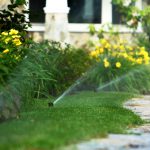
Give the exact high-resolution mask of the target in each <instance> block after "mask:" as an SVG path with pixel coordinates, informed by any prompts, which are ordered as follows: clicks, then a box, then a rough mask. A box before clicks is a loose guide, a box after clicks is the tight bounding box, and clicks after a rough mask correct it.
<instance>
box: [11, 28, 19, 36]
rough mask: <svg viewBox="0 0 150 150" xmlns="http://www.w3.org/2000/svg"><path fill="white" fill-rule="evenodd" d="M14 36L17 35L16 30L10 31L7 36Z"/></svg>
mask: <svg viewBox="0 0 150 150" xmlns="http://www.w3.org/2000/svg"><path fill="white" fill-rule="evenodd" d="M14 34H18V30H15V29H11V30H10V32H9V35H14Z"/></svg>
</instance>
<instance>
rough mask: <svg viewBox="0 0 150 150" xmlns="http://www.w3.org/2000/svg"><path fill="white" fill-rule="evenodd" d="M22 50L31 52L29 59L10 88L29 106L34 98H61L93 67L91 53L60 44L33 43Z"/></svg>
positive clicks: (12, 80)
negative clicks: (60, 95) (67, 89)
mask: <svg viewBox="0 0 150 150" xmlns="http://www.w3.org/2000/svg"><path fill="white" fill-rule="evenodd" d="M62 47H64V48H62ZM22 50H25V51H28V55H27V56H26V57H25V58H24V60H23V61H22V63H21V64H20V65H19V66H18V67H17V68H16V69H15V72H14V73H13V74H12V75H11V77H10V79H9V82H8V85H9V87H11V88H13V91H16V93H17V95H18V96H19V97H21V98H22V99H23V102H27V103H30V102H31V101H30V100H31V99H32V98H42V97H45V96H50V95H52V96H57V95H59V94H61V93H62V92H63V91H64V90H65V89H66V88H68V87H69V86H70V85H71V84H73V83H74V81H75V80H76V79H77V78H79V77H80V76H81V75H82V73H84V72H85V71H86V70H87V69H88V68H89V67H90V66H91V64H92V61H91V58H90V57H89V54H88V52H86V51H84V50H82V49H75V48H74V47H72V46H70V45H67V44H66V45H64V46H62V44H61V43H58V42H53V41H52V42H48V41H44V42H43V43H39V44H38V43H33V42H32V43H30V45H29V48H22Z"/></svg>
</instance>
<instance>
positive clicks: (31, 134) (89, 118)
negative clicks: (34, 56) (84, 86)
mask: <svg viewBox="0 0 150 150" xmlns="http://www.w3.org/2000/svg"><path fill="white" fill-rule="evenodd" d="M131 97H133V95H132V94H127V93H111V92H110V93H107V92H106V93H95V92H82V93H78V94H75V95H70V96H67V97H64V98H63V99H62V100H61V101H60V102H58V104H57V105H56V106H55V107H51V108H48V107H47V101H37V103H35V105H34V106H32V107H30V109H28V111H26V112H22V113H21V116H20V118H19V119H15V120H10V121H7V122H4V123H1V124H0V150H53V149H59V148H60V147H63V146H67V145H70V144H75V143H78V142H81V141H84V140H88V139H91V138H100V137H104V136H107V134H108V133H123V132H125V129H127V128H128V127H132V126H134V125H139V124H142V120H141V119H140V118H139V117H138V116H136V115H135V114H134V113H132V112H131V111H129V110H127V109H125V108H123V107H122V104H123V102H124V101H125V100H127V99H130V98H131Z"/></svg>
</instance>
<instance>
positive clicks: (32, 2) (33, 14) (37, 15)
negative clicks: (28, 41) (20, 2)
mask: <svg viewBox="0 0 150 150" xmlns="http://www.w3.org/2000/svg"><path fill="white" fill-rule="evenodd" d="M45 3H46V0H38V1H37V0H29V9H30V14H29V19H30V21H31V22H32V23H44V22H45V14H44V10H43V8H44V7H45Z"/></svg>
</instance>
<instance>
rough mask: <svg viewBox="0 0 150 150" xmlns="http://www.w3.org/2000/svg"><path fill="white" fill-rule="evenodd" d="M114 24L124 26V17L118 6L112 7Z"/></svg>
mask: <svg viewBox="0 0 150 150" xmlns="http://www.w3.org/2000/svg"><path fill="white" fill-rule="evenodd" d="M112 23H113V24H122V15H121V13H120V12H119V11H118V9H117V7H116V5H112Z"/></svg>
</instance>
